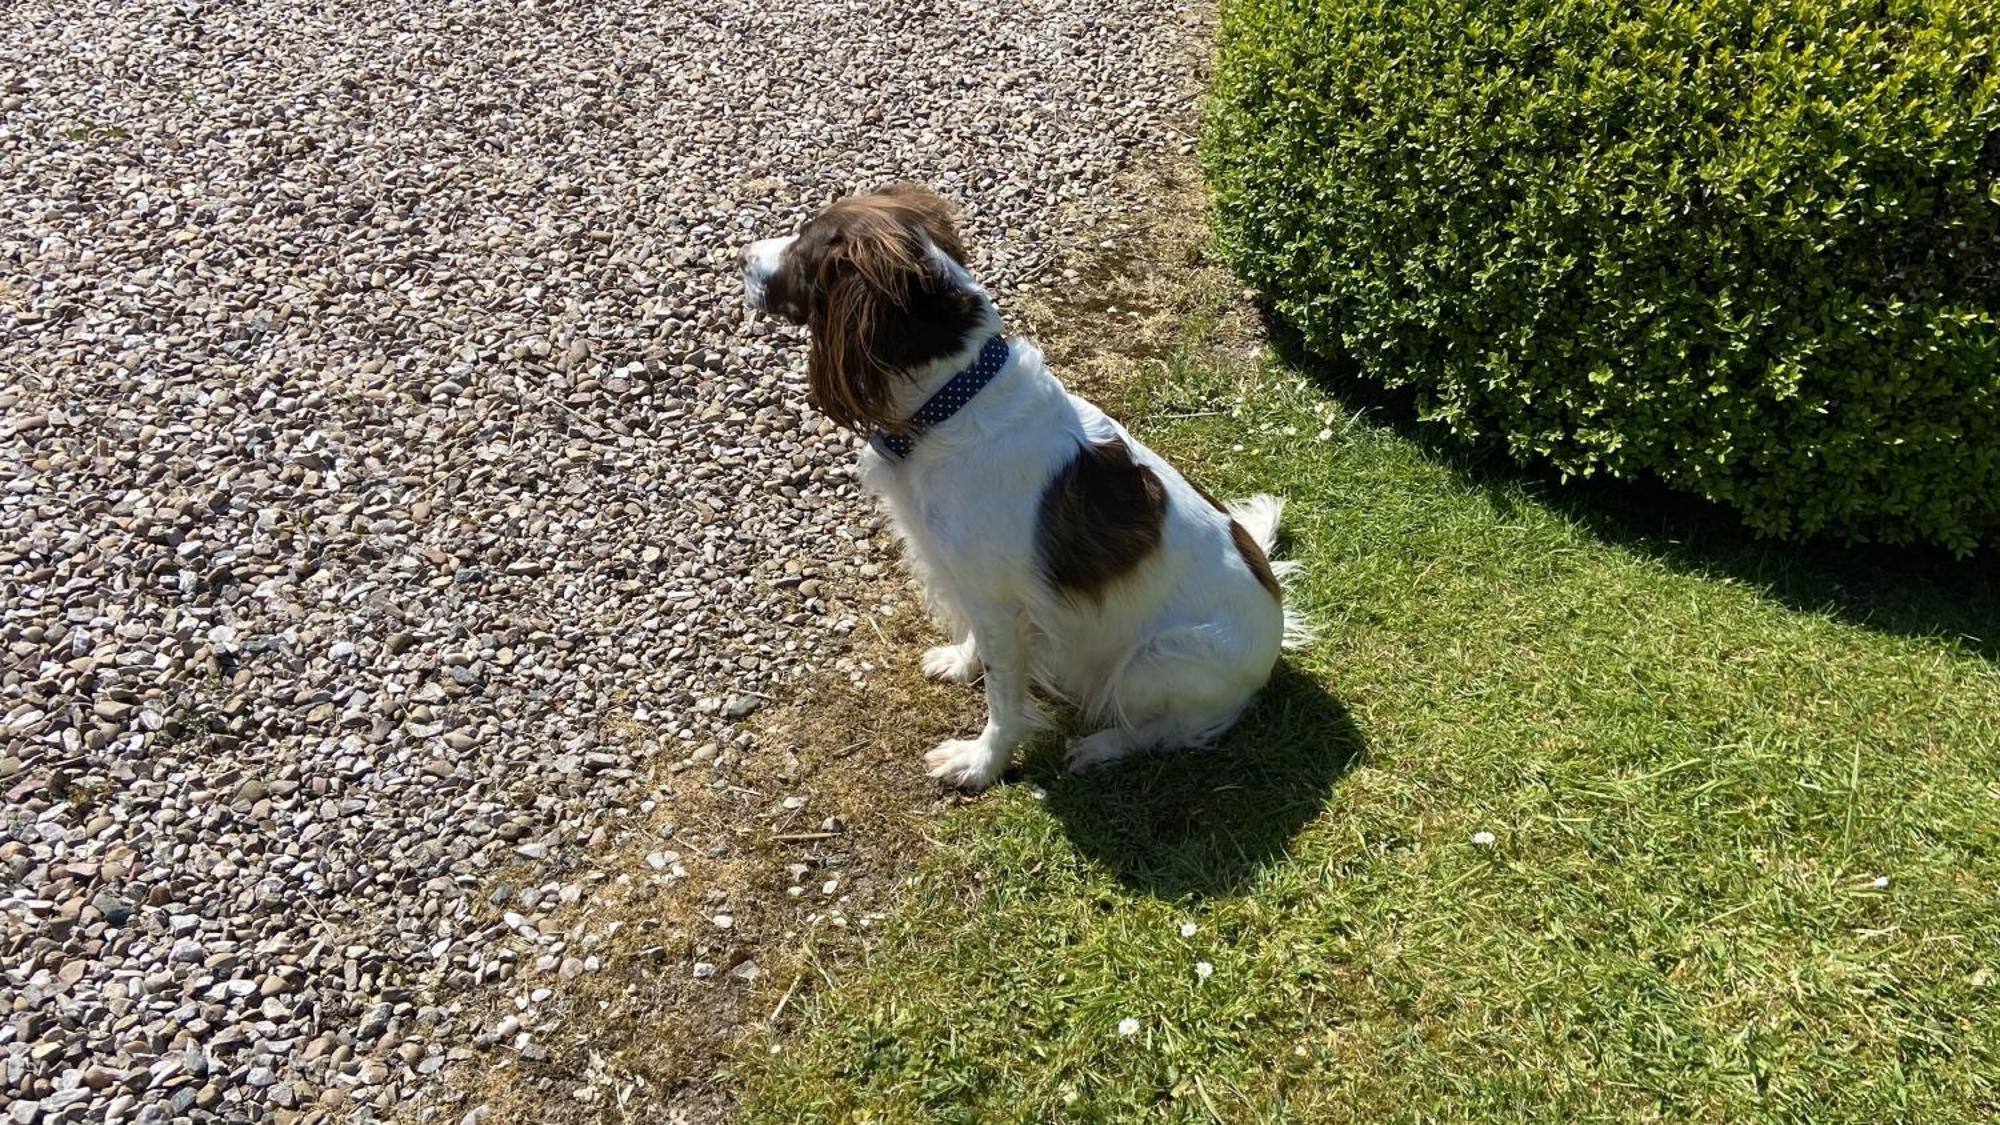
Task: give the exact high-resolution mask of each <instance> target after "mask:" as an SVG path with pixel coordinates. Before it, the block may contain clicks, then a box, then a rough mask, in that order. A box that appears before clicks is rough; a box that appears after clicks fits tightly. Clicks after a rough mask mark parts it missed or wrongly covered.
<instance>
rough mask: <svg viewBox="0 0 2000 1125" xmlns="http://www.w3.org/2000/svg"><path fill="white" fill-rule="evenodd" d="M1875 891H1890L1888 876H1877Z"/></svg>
mask: <svg viewBox="0 0 2000 1125" xmlns="http://www.w3.org/2000/svg"><path fill="white" fill-rule="evenodd" d="M1875 889H1876V890H1878V891H1885V890H1888V889H1889V877H1888V876H1887V875H1877V876H1875Z"/></svg>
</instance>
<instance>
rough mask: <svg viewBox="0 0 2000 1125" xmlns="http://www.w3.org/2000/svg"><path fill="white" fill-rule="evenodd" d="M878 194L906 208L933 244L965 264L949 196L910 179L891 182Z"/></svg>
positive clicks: (905, 210) (960, 263) (912, 219)
mask: <svg viewBox="0 0 2000 1125" xmlns="http://www.w3.org/2000/svg"><path fill="white" fill-rule="evenodd" d="M875 194H876V195H877V196H880V197H882V198H884V199H887V200H889V201H890V202H892V203H894V204H895V205H896V206H898V207H901V208H903V210H904V212H905V213H906V214H907V215H908V216H909V217H910V219H911V221H912V222H914V223H915V224H916V226H917V229H919V230H921V231H923V232H924V235H925V236H926V237H927V238H929V239H930V240H931V244H932V245H934V246H936V247H937V248H938V249H939V250H942V251H944V252H945V253H946V254H948V255H950V257H951V260H952V261H954V262H957V263H958V264H959V265H961V266H963V265H965V245H964V243H963V242H961V241H960V240H959V237H958V227H957V226H956V225H955V224H954V223H953V219H954V218H955V211H954V208H953V207H952V205H951V203H950V201H949V200H947V199H945V198H944V197H943V196H941V195H939V194H938V193H936V192H934V191H932V190H931V189H929V188H927V187H925V186H923V185H922V184H915V183H911V182H909V181H907V180H899V181H897V182H896V183H893V184H888V185H886V186H884V187H882V188H879V189H877V190H876V192H875Z"/></svg>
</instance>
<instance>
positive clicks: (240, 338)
mask: <svg viewBox="0 0 2000 1125" xmlns="http://www.w3.org/2000/svg"><path fill="white" fill-rule="evenodd" d="M1189 17H1190V12H1189V10H1188V9H1187V7H1186V6H1185V5H1177V4H1173V3H1167V2H1158V3H1154V2H1147V0H1026V2H1023V3H1016V4H1010V5H1004V6H998V7H996V6H993V5H990V4H979V3H969V2H956V0H950V2H934V3H901V2H896V0H882V2H866V3H863V2H833V3H822V2H812V3H796V4H791V3H777V4H771V3H763V2H751V0H673V2H662V3H658V4H645V3H618V4H593V3H568V2H546V3H520V2H514V0H377V2H373V3H355V2H339V0H335V2H332V3H326V4H289V3H288V4H279V3H268V2H263V0H248V2H242V3H236V2H225V0H179V2H174V3H162V2H157V0H141V2H136V3H114V2H111V0H60V2H35V0H28V2H23V0H12V2H10V3H7V4H6V5H4V8H0V480H4V489H0V614H4V620H0V659H3V660H4V662H0V793H4V804H0V911H4V913H3V914H0V916H4V926H5V930H4V935H0V964H4V977H0V980H4V985H0V999H4V1000H5V1001H6V1002H7V1004H8V1006H9V1008H10V1009H11V1011H10V1012H9V1013H8V1015H7V1018H6V1022H5V1023H3V1024H0V1057H4V1081H3V1082H0V1121H11V1122H19V1123H27V1122H35V1121H78V1122H81V1121H91V1122H97V1121H106V1122H118V1121H141V1122H144V1121H165V1120H169V1119H172V1120H230V1121H241V1120H273V1119H274V1120H320V1119H347V1118H358V1119H375V1118H379V1117H381V1116H383V1115H384V1114H385V1112H386V1111H389V1110H391V1109H392V1108H393V1107H395V1106H397V1105H398V1104H399V1103H401V1102H404V1101H405V1100H407V1099H409V1098H411V1097H413V1096H414V1094H415V1093H416V1092H417V1091H419V1090H420V1089H421V1088H423V1085H424V1083H425V1082H426V1081H427V1076H432V1075H435V1074H437V1073H438V1072H439V1071H440V1070H443V1069H445V1068H447V1067H448V1066H449V1065H450V1064H451V1063H452V1062H453V1061H454V1060H455V1059H461V1058H465V1057H467V1056H468V1055H470V1054H471V1053H472V1051H473V1049H474V1048H473V1043H474V1040H475V1035H476V1033H478V1032H479V1031H480V1030H481V1029H479V1028H476V1027H473V1026H470V1019H471V1013H472V1012H473V1011H474V1010H475V1008H476V1005H475V1004H474V1003H473V1000H474V998H475V997H477V996H478V995H480V993H481V990H482V988H484V987H486V986H491V985H493V984H494V983H495V982H502V981H507V980H509V979H510V978H512V977H513V976H514V973H515V968H516V966H517V965H520V966H523V967H524V969H525V968H526V967H527V966H528V965H529V964H530V960H529V958H528V956H526V955H521V954H517V952H516V950H517V949H518V948H520V947H521V946H522V945H523V943H525V944H526V946H528V947H529V948H530V953H534V952H535V950H534V949H533V947H534V945H535V943H536V941H537V940H538V934H537V931H536V930H535V926H536V922H537V920H538V919H539V918H540V917H541V916H542V914H543V913H544V912H545V911H547V910H550V909H553V908H555V907H556V906H558V905H559V904H560V903H561V902H562V901H564V900H566V899H570V900H573V899H574V898H575V896H576V895H578V894H581V893H584V892H583V891H582V890H581V889H580V885H579V884H578V883H576V882H574V881H571V880H570V879H569V876H570V875H571V874H572V873H574V872H576V871H577V870H579V869H580V868H583V867H584V866H586V865H588V864H589V863H590V861H591V855H592V847H593V843H602V841H603V839H604V828H603V821H604V820H605V818H606V817H607V816H608V815H610V814H611V813H612V812H613V811H615V810H619V809H622V808H625V807H627V806H628V805H630V804H632V803H634V802H636V801H638V800H639V799H640V795H641V794H642V793H643V792H644V790H645V788H646V786H647V784H648V779H649V778H653V777H657V776H660V775H661V774H662V773H663V771H667V770H670V769H674V768H676V767H678V768H680V769H683V770H686V769H701V770H709V771H719V772H720V773H722V774H723V775H724V776H726V774H727V771H728V770H729V769H730V767H731V765H732V763H734V762H736V761H738V760H739V759H740V758H741V756H742V755H746V754H756V753H758V752H759V748H758V747H756V746H755V745H754V744H753V742H752V740H751V739H750V738H749V736H748V735H746V734H743V733H741V732H739V731H737V730H736V729H735V728H734V724H733V720H735V719H739V718H741V717H743V715H744V714H745V713H747V712H749V711H751V710H753V709H754V708H756V707H757V706H758V705H759V704H760V703H761V702H762V700H763V699H764V698H765V697H766V696H767V695H769V694H770V693H771V689H773V688H774V687H776V686H778V685H781V684H783V683H784V682H785V681H786V680H787V679H788V678H789V677H791V676H792V675H793V674H794V673H795V672H798V671H801V670H803V669H805V668H808V667H812V666H815V665H819V664H823V663H824V662H825V661H826V660H827V659H828V656H827V654H828V653H830V652H832V651H834V650H836V649H837V648H838V645H839V638H840V636H841V635H843V634H845V633H846V632H848V631H850V630H852V629H854V628H855V627H856V617H855V615H854V614H855V611H854V610H852V609H851V608H850V607H848V606H847V605H846V604H845V603H844V601H843V600H842V599H841V597H840V594H841V591H842V590H843V589H844V588H845V584H851V583H853V582H855V581H857V580H858V579H859V578H861V577H863V576H864V575H869V574H873V573H874V572H875V568H876V567H879V566H882V565H884V563H885V561H886V560H884V559H882V558H881V557H879V552H878V551H877V549H876V548H875V547H873V546H871V545H870V544H869V542H868V539H869V535H870V531H871V529H873V528H874V527H876V526H877V525H876V523H875V522H874V520H875V517H874V514H873V512H872V511H871V509H870V508H869V507H868V506H867V505H865V504H863V503H862V502H860V501H859V500H858V499H857V498H856V496H855V494H854V492H853V489H852V486H851V483H850V480H851V478H850V474H849V467H850V465H851V463H852V459H853V457H852V450H853V447H854V442H853V441H852V440H851V439H850V438H849V437H848V436H846V435H844V434H841V433H838V432H835V431H833V430H831V428H830V427H829V425H828V424H827V423H825V422H824V421H823V420H822V419H820V418H819V417H817V416H816V415H814V414H813V413H812V412H811V411H810V410H809V409H808V408H807V406H806V403H805V400H804V393H803V386H802V381H801V378H800V376H801V372H800V369H799V365H800V363H801V362H802V356H801V354H800V352H799V350H798V349H797V348H796V347H795V346H793V345H794V344H795V341H792V340H789V339H785V338H783V337H781V336H780V335H779V334H778V333H777V331H776V330H774V329H771V328H769V327H767V326H764V325H761V324H759V325H750V324H746V322H745V319H744V315H743V313H742V311H741V306H740V303H739V300H738V282H737V279H736V276H735V267H734V255H735V252H736V249H737V247H738V246H739V245H740V244H741V243H742V242H743V241H744V240H746V239H748V238H750V237H751V236H753V235H761V234H766V233H771V232H774V231H779V230H782V229H784V228H786V227H788V226H789V225H791V224H794V223H796V222H797V221H799V220H800V219H801V218H802V217H803V216H804V215H806V214H807V213H808V212H809V211H810V210H811V209H812V208H813V207H814V206H815V205H817V204H819V203H823V202H825V201H826V200H828V199H830V198H831V197H832V196H834V195H835V194H838V193H841V192H843V191H846V190H849V189H851V188H854V187H858V186H866V185H872V184H874V183H877V182H879V181H882V180H884V179H888V178H894V177H905V176H907V177H911V178H916V179H920V180H923V181H926V182H928V183H930V184H932V185H934V186H936V187H937V188H939V189H940V190H942V191H944V192H945V193H947V194H948V195H951V196H953V197H955V198H957V199H958V200H960V201H962V202H963V203H964V204H966V206H967V209H968V212H967V218H966V225H967V228H968V232H969V235H970V239H971V242H972V243H973V245H974V246H976V247H977V248H978V249H977V257H978V262H977V265H978V266H979V268H980V269H981V272H982V273H983V275H984V276H985V277H986V278H987V279H989V280H990V281H991V282H993V283H994V285H995V287H996V289H997V290H998V291H999V292H1000V294H1001V296H1002V298H1003V302H1004V301H1007V300H1012V299H1015V298H1017V297H1018V296H1019V295H1020V294H1021V292H1022V289H1023V287H1024V286H1029V285H1033V284H1046V283H1051V282H1059V281H1060V278H1061V273H1060V264H1061V262H1062V261H1064V260H1067V259H1068V258H1070V257H1071V256H1073V255H1075V254H1077V253H1078V252H1079V251H1081V250H1083V249H1085V247H1084V245H1083V243H1084V241H1085V239H1086V236H1089V237H1092V238H1094V237H1095V236H1094V235H1089V232H1091V231H1094V230H1100V229H1102V225H1101V224H1102V223H1103V222H1104V220H1106V219H1107V217H1109V216H1112V215H1114V214H1118V213H1120V212H1123V211H1128V210H1130V209H1131V208H1132V207H1133V206H1134V203H1133V201H1132V200H1131V199H1130V198H1128V197H1127V196H1126V195H1125V194H1123V193H1121V191H1120V190H1119V189H1116V188H1114V187H1113V186H1112V185H1113V177H1114V174H1115V173H1117V172H1118V171H1119V170H1120V169H1121V168H1125V167H1128V166H1129V165H1130V164H1132V163H1133V162H1134V160H1135V158H1143V157H1144V156H1145V155H1146V154H1148V153H1152V152H1157V151H1160V150H1161V149H1163V148H1173V147H1181V146H1184V144H1185V138H1184V137H1183V136H1182V135H1181V134H1180V133H1178V132H1177V131H1176V130H1177V128H1178V127H1179V124H1180V123H1181V122H1183V121H1184V120H1185V116H1186V107H1185V98H1184V97H1183V96H1182V95H1181V93H1180V91H1181V90H1182V89H1183V88H1184V77H1185V76H1184V75H1182V74H1180V73H1178V72H1177V68H1176V66H1175V64H1174V63H1173V62H1172V61H1171V60H1173V59H1174V58H1175V57H1176V53H1177V51H1178V50H1179V49H1180V47H1179V43H1180V40H1179V37H1180V36H1181V35H1182V34H1184V28H1185V27H1186V26H1187V24H1188V21H1189ZM621 724H622V726H621ZM613 726H617V727H619V729H621V730H624V729H637V730H640V731H642V732H643V735H642V736H641V737H638V738H632V737H613V736H612V735H611V734H610V733H609V731H608V729H607V728H609V727H613ZM910 768H911V769H913V770H914V769H917V768H919V767H918V763H917V758H916V757H915V754H914V750H913V755H912V757H911V761H910ZM521 865H527V866H528V867H529V868H530V869H531V870H532V871H533V872H534V873H533V874H531V875H530V876H529V877H528V879H527V880H526V883H527V884H528V889H526V890H520V891H518V892H515V891H513V890H512V889H503V890H500V891H496V890H494V888H493V881H494V878H495V876H496V873H497V872H499V871H500V869H501V868H503V867H506V868H508V869H509V870H513V869H517V868H519V867H520V866H521ZM548 888H555V889H554V890H553V891H550V890H549V889H548ZM502 906H504V907H505V909H506V911H507V913H506V915H505V916H504V917H501V916H500V912H501V907H502ZM539 960H540V961H541V968H543V969H544V970H547V969H549V968H550V966H558V967H559V968H558V969H557V970H556V971H548V972H546V973H545V975H546V976H547V977H548V980H549V983H550V985H551V986H553V987H560V983H559V981H560V980H561V979H564V978H567V977H569V976H572V975H574V974H576V973H582V972H589V971H591V969H592V966H590V965H587V964H583V963H580V962H577V961H576V959H574V958H566V957H562V956H559V951H557V950H554V949H549V950H544V951H541V952H540V954H539ZM489 1037H490V1033H489Z"/></svg>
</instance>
